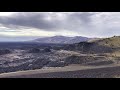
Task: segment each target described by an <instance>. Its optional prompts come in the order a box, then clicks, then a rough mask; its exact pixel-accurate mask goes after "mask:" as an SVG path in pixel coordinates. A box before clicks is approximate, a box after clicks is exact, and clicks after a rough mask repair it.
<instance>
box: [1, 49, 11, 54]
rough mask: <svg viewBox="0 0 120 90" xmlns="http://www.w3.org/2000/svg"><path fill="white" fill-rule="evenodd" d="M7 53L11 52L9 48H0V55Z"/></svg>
mask: <svg viewBox="0 0 120 90" xmlns="http://www.w3.org/2000/svg"><path fill="white" fill-rule="evenodd" d="M9 53H11V50H9V49H1V50H0V55H3V54H9Z"/></svg>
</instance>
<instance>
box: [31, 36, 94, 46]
mask: <svg viewBox="0 0 120 90" xmlns="http://www.w3.org/2000/svg"><path fill="white" fill-rule="evenodd" d="M91 39H93V38H88V37H83V36H74V37H68V36H52V37H42V38H38V39H35V40H32V42H38V43H57V44H73V43H79V42H83V41H89V40H91Z"/></svg>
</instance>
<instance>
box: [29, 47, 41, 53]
mask: <svg viewBox="0 0 120 90" xmlns="http://www.w3.org/2000/svg"><path fill="white" fill-rule="evenodd" d="M28 52H29V53H40V52H41V50H40V49H38V48H32V49H30V50H29V51H28Z"/></svg>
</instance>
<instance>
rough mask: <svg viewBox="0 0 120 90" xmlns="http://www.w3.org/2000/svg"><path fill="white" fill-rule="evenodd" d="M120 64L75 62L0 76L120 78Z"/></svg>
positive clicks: (1, 75) (1, 76) (0, 76)
mask: <svg viewBox="0 0 120 90" xmlns="http://www.w3.org/2000/svg"><path fill="white" fill-rule="evenodd" d="M118 77H120V64H114V65H113V64H112V65H102V66H83V65H82V66H81V65H79V64H73V65H69V66H65V67H57V68H43V69H36V70H27V71H17V72H10V73H3V74H0V78H118Z"/></svg>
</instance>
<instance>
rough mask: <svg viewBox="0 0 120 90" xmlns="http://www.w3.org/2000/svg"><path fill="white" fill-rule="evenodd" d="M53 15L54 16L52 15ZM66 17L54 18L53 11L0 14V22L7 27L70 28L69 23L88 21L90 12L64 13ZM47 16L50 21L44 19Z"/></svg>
mask: <svg viewBox="0 0 120 90" xmlns="http://www.w3.org/2000/svg"><path fill="white" fill-rule="evenodd" d="M53 15H54V16H53ZM66 15H67V18H65V19H63V20H61V19H62V18H61V19H59V17H58V19H54V18H55V13H53V14H50V13H32V12H29V13H27V12H26V13H17V14H14V15H12V16H9V17H5V16H1V17H0V24H2V25H4V26H5V27H9V28H31V27H32V28H38V29H44V30H56V29H64V28H65V29H70V28H72V27H71V24H76V25H77V23H78V25H79V23H81V24H83V23H84V24H85V23H89V22H90V16H91V15H93V14H90V13H72V14H66ZM47 17H50V18H52V20H51V21H49V20H46V18H47ZM76 25H75V26H76ZM72 29H73V28H72Z"/></svg>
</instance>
